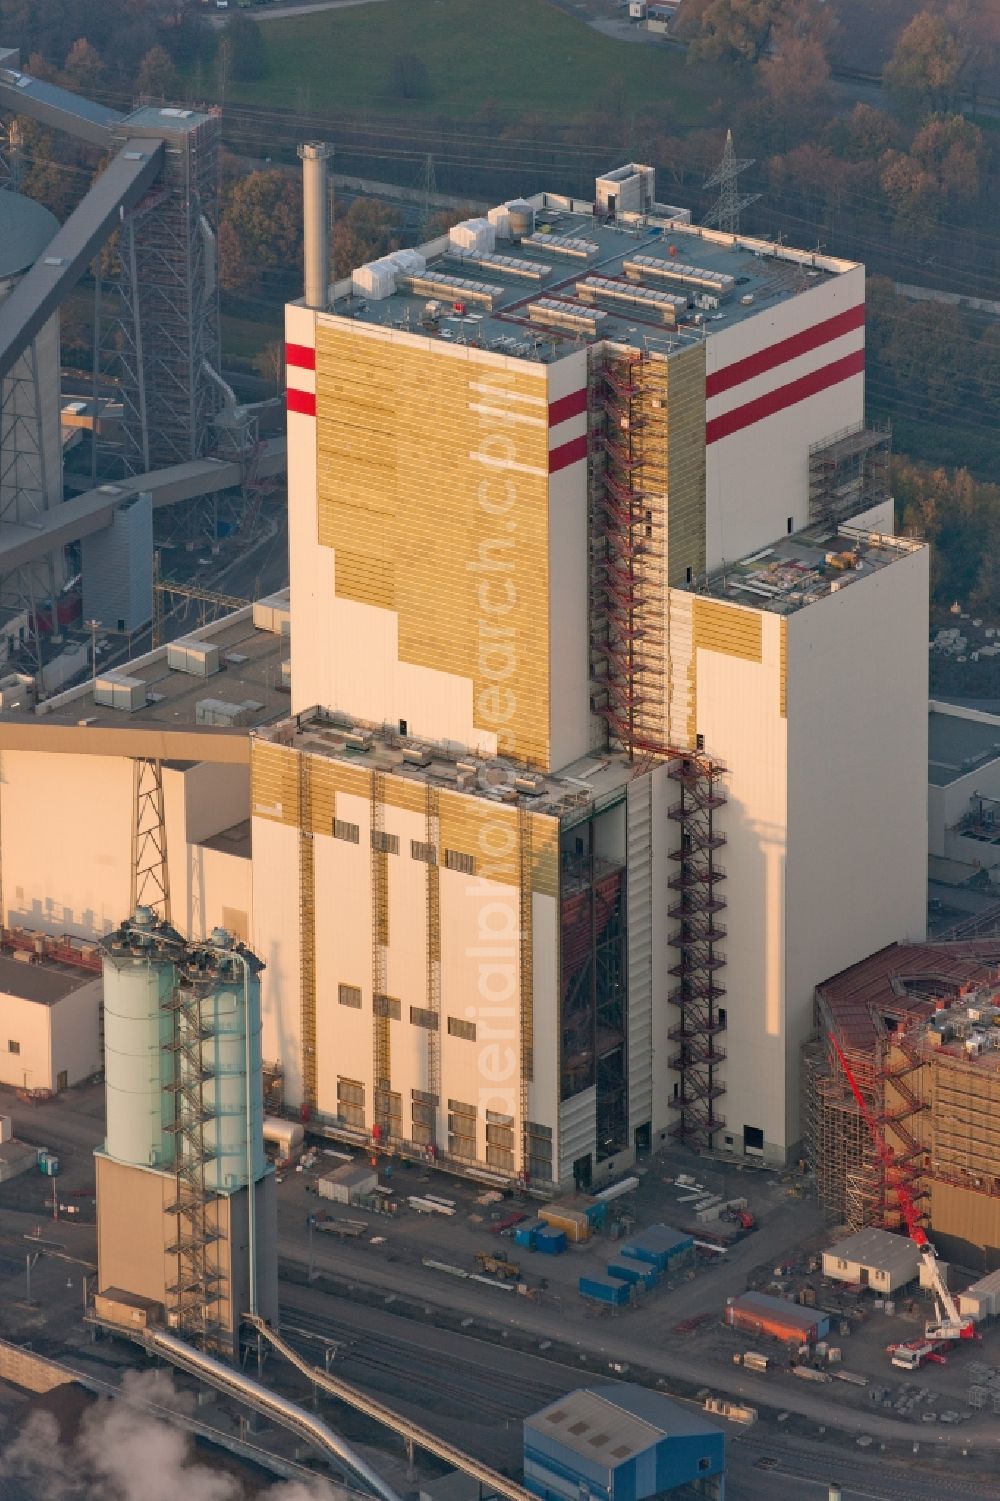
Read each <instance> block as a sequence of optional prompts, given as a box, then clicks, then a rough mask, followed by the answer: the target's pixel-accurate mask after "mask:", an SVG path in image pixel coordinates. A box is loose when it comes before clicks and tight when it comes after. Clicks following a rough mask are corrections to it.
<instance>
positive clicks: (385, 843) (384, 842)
mask: <svg viewBox="0 0 1000 1501" xmlns="http://www.w3.org/2000/svg"><path fill="white" fill-rule="evenodd" d="M372 849H373V850H377V851H378V853H379V854H380V855H398V854H399V835H398V834H386V833H385V831H384V830H383V829H372Z"/></svg>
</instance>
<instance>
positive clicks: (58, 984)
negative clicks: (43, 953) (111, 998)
mask: <svg viewBox="0 0 1000 1501" xmlns="http://www.w3.org/2000/svg"><path fill="white" fill-rule="evenodd" d="M97 978H98V976H97V975H96V974H93V973H91V972H90V971H88V970H85V969H77V968H75V967H74V966H73V965H71V964H56V963H54V962H53V961H52V960H51V959H46V960H34V961H33V962H31V963H25V962H23V961H22V960H20V959H12V958H10V956H9V955H7V954H0V995H13V996H17V998H18V999H19V1000H22V1001H37V1002H38V1004H39V1005H41V1006H54V1005H55V1004H56V1002H57V1001H61V1000H62V999H63V997H64V996H67V995H69V993H70V991H71V990H79V989H80V987H81V986H82V985H89V984H90V982H91V981H92V980H96V979H97Z"/></svg>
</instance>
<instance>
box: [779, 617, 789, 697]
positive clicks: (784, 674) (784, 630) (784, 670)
mask: <svg viewBox="0 0 1000 1501" xmlns="http://www.w3.org/2000/svg"><path fill="white" fill-rule="evenodd" d="M780 652H781V656H780V660H779V664H778V672H779V681H780V689H779V693H780V708H781V717H782V719H787V718H788V621H787V620H783V621H782V622H781V647H780Z"/></svg>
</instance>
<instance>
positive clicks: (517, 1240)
mask: <svg viewBox="0 0 1000 1501" xmlns="http://www.w3.org/2000/svg"><path fill="white" fill-rule="evenodd" d="M541 1228H542V1221H541V1220H529V1222H528V1223H527V1224H526V1225H517V1226H515V1229H514V1244H515V1246H527V1248H528V1250H529V1251H533V1250H534V1249H535V1236H536V1235H537V1234H538V1232H539V1230H540V1229H541Z"/></svg>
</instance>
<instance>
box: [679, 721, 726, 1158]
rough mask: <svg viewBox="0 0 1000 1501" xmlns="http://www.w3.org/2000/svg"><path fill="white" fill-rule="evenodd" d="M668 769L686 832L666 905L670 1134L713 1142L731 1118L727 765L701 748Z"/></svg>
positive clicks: (707, 1144)
mask: <svg viewBox="0 0 1000 1501" xmlns="http://www.w3.org/2000/svg"><path fill="white" fill-rule="evenodd" d="M667 775H668V776H669V777H670V778H671V779H672V780H673V781H675V782H676V783H677V788H678V791H679V793H680V797H679V798H678V800H677V801H676V802H675V803H673V804H672V805H671V807H670V809H669V816H670V818H671V819H673V820H674V822H675V823H676V824H677V825H678V829H679V833H680V842H679V844H678V846H677V848H676V849H675V850H674V851H673V854H672V856H671V859H672V860H674V861H675V862H676V864H677V871H676V874H674V875H673V876H671V877H670V880H669V882H668V885H669V886H670V888H671V890H673V891H674V892H676V894H677V895H676V900H675V901H674V902H673V903H672V905H671V906H670V907H669V909H668V912H669V915H670V916H671V917H672V918H673V919H675V921H676V922H677V927H676V928H675V929H674V930H673V931H672V932H671V934H670V944H671V946H672V947H673V948H674V949H675V950H676V952H677V955H678V958H677V962H676V963H675V964H674V965H672V966H671V969H670V973H671V975H673V976H674V977H675V979H676V980H677V984H676V985H675V986H674V987H673V989H672V990H671V991H670V1000H671V1002H672V1004H673V1005H675V1006H676V1007H677V1008H678V1010H679V1012H680V1018H679V1020H678V1022H677V1023H676V1025H675V1026H673V1027H671V1028H670V1031H669V1034H668V1035H669V1037H670V1040H671V1042H674V1043H676V1044H677V1052H676V1053H675V1054H674V1055H673V1056H672V1057H671V1058H670V1060H669V1064H670V1067H671V1068H672V1069H675V1070H676V1071H677V1073H678V1074H679V1075H680V1081H679V1085H680V1087H679V1089H678V1093H677V1097H676V1099H674V1100H673V1101H672V1102H671V1103H672V1104H673V1106H674V1108H675V1109H676V1110H677V1111H678V1119H677V1123H676V1124H675V1125H674V1126H673V1127H672V1128H671V1134H672V1135H673V1136H675V1137H676V1138H677V1139H678V1140H679V1141H681V1142H683V1143H684V1144H685V1145H686V1146H697V1147H703V1148H706V1149H711V1147H712V1146H713V1145H714V1138H715V1133H716V1132H717V1131H719V1130H721V1128H722V1127H723V1126H724V1125H725V1117H724V1116H723V1115H721V1114H720V1113H719V1111H718V1109H717V1102H718V1100H719V1099H720V1098H721V1096H722V1095H723V1094H724V1093H725V1088H724V1086H723V1083H722V1080H721V1077H720V1074H719V1069H720V1065H721V1064H722V1063H723V1062H724V1060H725V1056H726V1054H725V1050H724V1048H723V1047H722V1046H721V1043H720V1036H721V1034H722V1033H723V1032H724V1031H725V1029H726V1023H725V1016H724V1013H723V1012H722V1010H721V1008H720V1005H719V1002H720V1001H722V1000H723V999H724V997H725V994H726V991H725V986H724V985H723V984H722V983H721V978H720V971H721V970H722V969H723V968H724V967H725V963H726V961H725V958H724V956H723V954H722V952H721V950H720V947H719V946H720V944H721V943H722V942H723V941H724V939H725V936H726V930H725V928H724V927H723V926H722V924H721V922H720V921H719V916H720V914H721V913H722V912H723V911H724V910H725V907H726V902H725V898H724V897H723V895H722V892H721V891H720V889H719V887H720V883H721V882H722V881H723V880H724V879H725V872H724V871H723V870H722V869H721V867H720V866H718V865H717V864H716V855H717V853H718V851H719V850H720V849H722V847H723V846H724V845H725V842H726V836H725V834H724V833H723V832H722V830H721V829H720V828H719V826H718V823H717V820H716V814H717V813H718V811H719V809H720V808H722V807H724V805H725V802H726V794H725V789H724V788H723V785H722V768H721V766H719V765H718V764H717V763H716V762H714V761H712V760H710V759H709V757H707V756H706V755H704V754H703V753H701V752H699V751H695V752H694V753H693V754H689V755H682V756H680V757H678V758H677V759H675V760H672V761H671V763H670V766H669V768H668V772H667Z"/></svg>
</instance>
